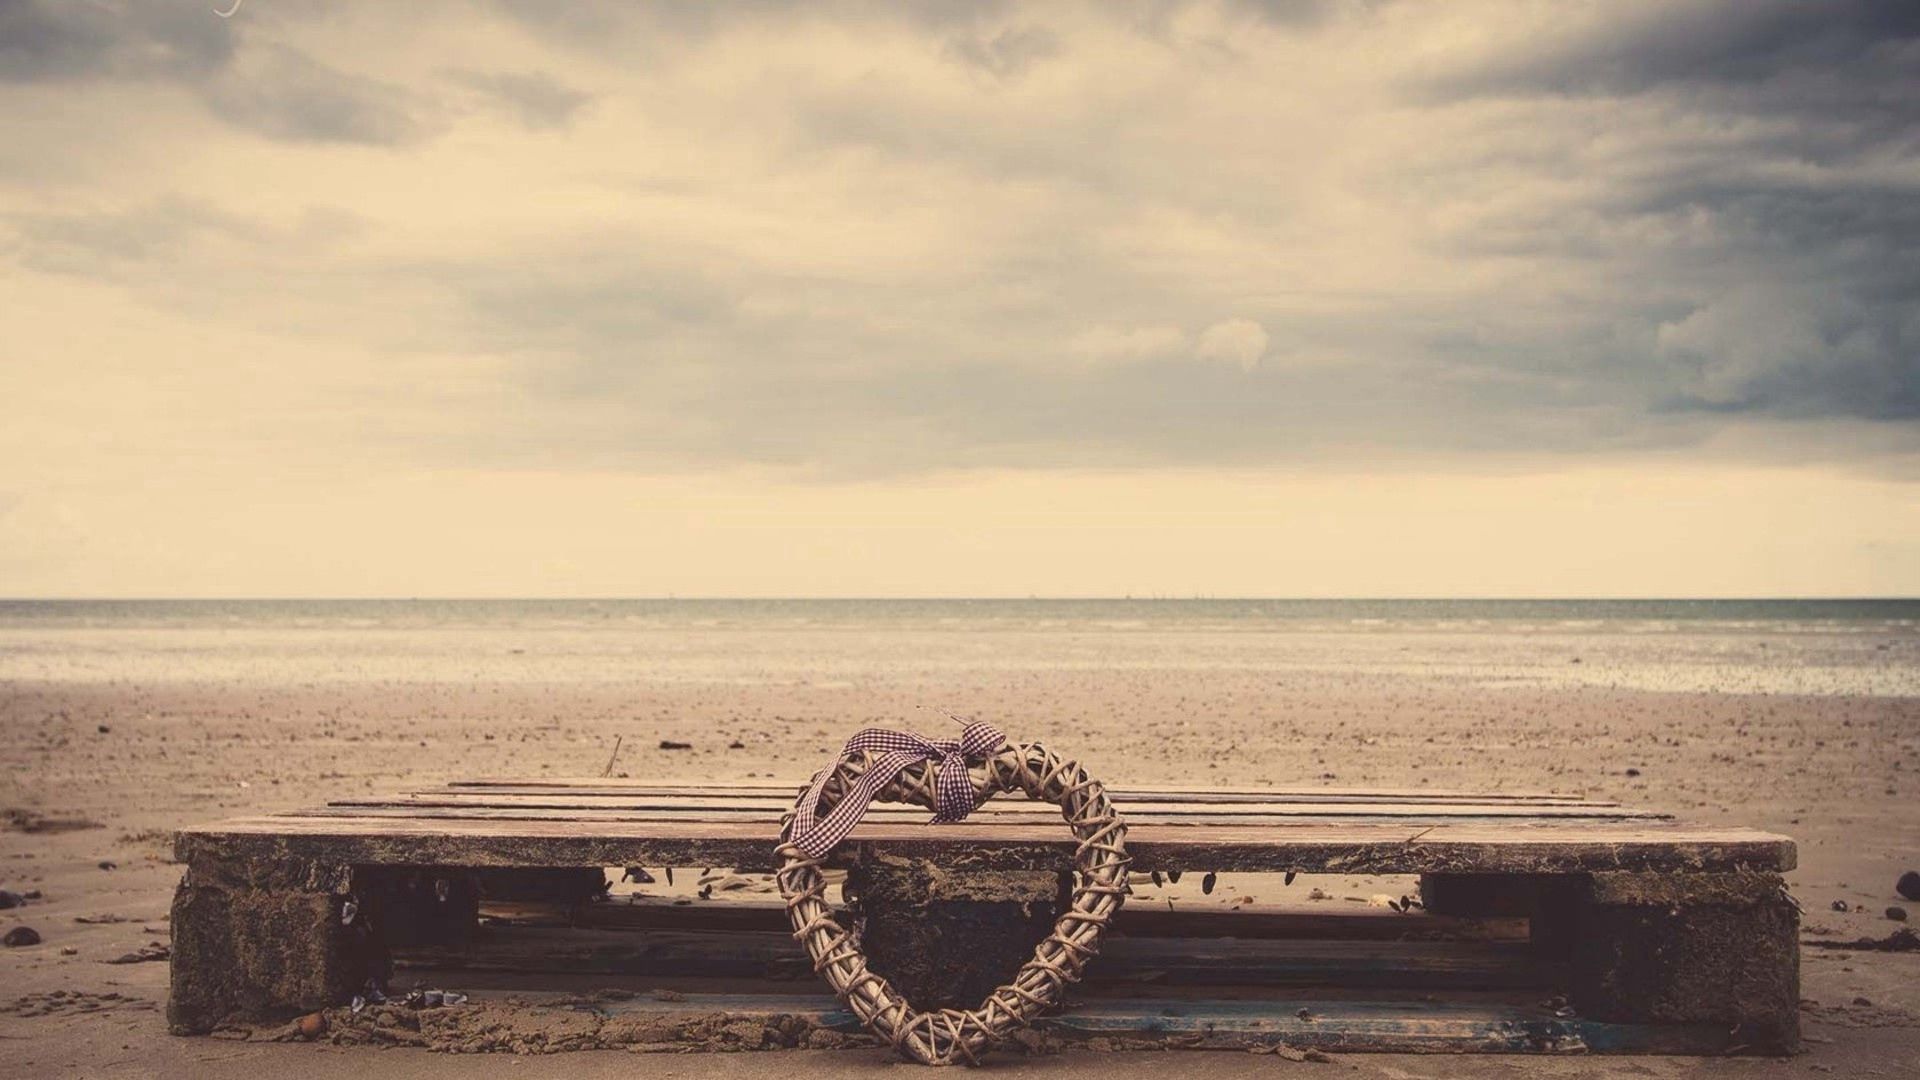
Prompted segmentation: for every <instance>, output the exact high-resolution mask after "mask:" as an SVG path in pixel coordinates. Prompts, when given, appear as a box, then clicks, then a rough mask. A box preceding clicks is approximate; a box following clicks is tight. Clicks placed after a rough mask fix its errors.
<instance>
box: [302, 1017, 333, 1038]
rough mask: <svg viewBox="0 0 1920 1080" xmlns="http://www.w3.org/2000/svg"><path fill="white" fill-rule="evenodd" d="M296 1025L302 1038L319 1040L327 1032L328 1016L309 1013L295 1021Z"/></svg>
mask: <svg viewBox="0 0 1920 1080" xmlns="http://www.w3.org/2000/svg"><path fill="white" fill-rule="evenodd" d="M294 1025H295V1027H296V1028H297V1029H298V1030H299V1032H300V1035H301V1037H302V1038H307V1039H315V1038H319V1037H320V1036H321V1035H322V1034H324V1033H325V1032H326V1030H327V1014H326V1013H317V1012H316V1013H308V1014H307V1015H305V1016H303V1017H301V1018H300V1019H298V1020H296V1021H294Z"/></svg>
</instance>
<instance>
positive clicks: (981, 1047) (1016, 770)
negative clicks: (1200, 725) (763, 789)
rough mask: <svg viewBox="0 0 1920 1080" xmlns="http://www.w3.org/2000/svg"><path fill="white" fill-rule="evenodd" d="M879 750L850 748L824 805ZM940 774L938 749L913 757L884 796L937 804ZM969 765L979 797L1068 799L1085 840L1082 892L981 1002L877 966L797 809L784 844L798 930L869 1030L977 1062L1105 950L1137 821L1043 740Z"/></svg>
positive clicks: (929, 1059)
mask: <svg viewBox="0 0 1920 1080" xmlns="http://www.w3.org/2000/svg"><path fill="white" fill-rule="evenodd" d="M872 761H873V755H870V754H866V753H854V754H851V755H848V756H847V757H845V758H842V759H841V760H840V762H839V764H838V765H837V766H836V767H835V770H834V773H833V775H832V776H831V777H829V778H828V780H827V783H826V786H825V788H824V792H823V795H822V799H821V802H822V809H823V811H824V810H828V809H831V808H832V807H834V806H836V805H838V804H839V801H840V800H841V799H842V798H844V797H845V795H846V793H847V790H848V789H849V788H850V787H851V786H852V785H853V782H854V781H856V780H858V779H859V777H860V776H861V774H863V773H865V772H866V771H867V769H868V768H869V767H870V766H871V764H872ZM935 775H936V766H935V763H934V762H932V761H920V762H916V763H914V764H912V765H909V766H908V767H907V768H906V769H905V770H904V771H902V772H901V773H900V775H899V776H897V777H895V778H894V780H893V781H892V782H891V783H889V784H887V786H886V787H884V788H882V789H881V790H880V792H879V794H878V795H876V796H875V801H876V802H898V803H912V804H915V805H918V806H925V807H928V808H929V809H931V808H932V807H933V806H934V805H935V802H934V777H935ZM967 775H968V778H969V779H971V780H972V781H973V790H974V802H975V804H976V805H978V804H979V803H981V802H984V801H986V800H987V799H989V798H992V797H993V796H994V795H995V794H998V793H1000V792H1007V791H1022V792H1025V793H1026V795H1027V797H1028V798H1033V799H1040V800H1043V801H1045V802H1050V803H1053V804H1055V805H1056V806H1058V807H1060V815H1061V817H1062V818H1064V819H1065V820H1066V823H1067V827H1068V829H1069V830H1071V831H1072V833H1073V836H1074V838H1075V839H1076V840H1078V841H1079V843H1078V844H1077V845H1076V846H1075V848H1074V853H1073V867H1074V886H1075V887H1074V890H1073V898H1072V900H1071V901H1070V902H1069V904H1068V905H1067V908H1066V910H1065V911H1062V912H1061V913H1060V917H1059V918H1058V919H1056V920H1055V921H1054V924H1053V932H1052V933H1051V934H1049V935H1048V936H1047V938H1046V940H1045V941H1042V942H1041V943H1040V944H1039V945H1038V946H1036V947H1035V949H1034V952H1033V958H1032V959H1031V960H1028V961H1027V962H1026V964H1024V965H1023V966H1022V967H1021V968H1020V971H1019V973H1018V974H1016V975H1015V976H1014V978H1013V981H1012V982H1010V983H1007V984H1006V985H1004V986H1001V987H998V988H997V989H995V990H994V991H993V992H992V993H991V994H988V995H987V999H986V1000H985V1001H984V1002H982V1003H981V1004H980V1006H979V1007H978V1008H974V1009H969V1010H966V1011H961V1010H958V1009H942V1010H940V1011H938V1012H919V1011H916V1010H915V1009H914V1008H913V1006H911V1005H910V1004H908V1003H907V1001H906V999H904V998H902V997H901V996H900V994H899V993H898V992H897V991H895V990H894V988H893V986H892V985H891V984H889V983H888V982H887V980H886V978H885V977H884V976H882V975H880V974H878V973H876V972H873V971H871V970H869V969H868V968H867V958H866V955H865V954H864V953H863V952H861V950H860V943H859V942H858V941H857V940H855V936H854V935H853V934H851V933H849V932H848V931H847V930H846V929H844V928H843V927H841V926H840V924H839V923H837V922H835V921H834V919H833V912H832V909H831V908H829V907H828V905H827V902H826V896H825V894H826V879H825V878H824V877H822V876H821V873H820V867H821V865H822V863H824V862H825V861H826V860H825V859H824V858H819V859H816V858H810V857H808V856H807V855H806V854H805V853H803V852H802V851H800V849H799V848H797V847H795V846H794V845H793V844H792V843H791V838H792V835H793V813H792V812H791V811H789V812H788V813H787V815H786V817H785V818H784V819H783V820H782V821H781V824H780V846H779V847H778V848H777V849H775V850H776V853H777V854H778V855H779V856H780V859H781V867H780V871H779V874H778V875H777V879H778V881H779V884H780V894H781V896H783V897H785V899H786V904H787V918H788V921H789V922H791V923H792V925H793V936H794V938H795V940H797V941H799V942H800V943H801V944H802V945H804V946H805V947H806V950H807V955H809V956H810V957H812V958H813V968H814V970H815V971H817V972H819V973H820V975H821V977H823V978H825V979H826V981H827V984H828V985H829V986H831V987H833V990H834V993H836V994H838V995H839V996H840V1000H842V1001H844V1002H845V1003H846V1005H847V1008H848V1009H850V1010H852V1012H853V1014H854V1015H855V1016H857V1017H859V1018H860V1022H861V1023H863V1024H865V1025H866V1026H867V1028H868V1030H870V1031H872V1032H873V1033H874V1034H876V1035H878V1036H880V1037H881V1038H883V1039H886V1040H887V1041H888V1042H889V1043H891V1044H892V1045H893V1048H894V1049H895V1050H896V1051H898V1052H899V1054H900V1055H901V1056H902V1057H905V1058H907V1059H908V1060H910V1061H917V1062H920V1063H922V1064H926V1065H953V1064H957V1063H965V1064H969V1065H972V1064H976V1063H978V1062H979V1060H980V1055H981V1054H983V1053H985V1052H986V1050H987V1049H988V1048H989V1047H990V1046H992V1045H993V1044H995V1043H997V1042H998V1041H1000V1040H1001V1039H1003V1038H1005V1037H1006V1036H1007V1035H1008V1034H1010V1033H1012V1032H1013V1031H1015V1030H1016V1029H1018V1028H1022V1027H1025V1026H1027V1025H1028V1024H1030V1023H1032V1022H1033V1020H1034V1019H1035V1018H1036V1017H1038V1016H1039V1015H1040V1014H1041V1013H1042V1012H1044V1011H1045V1010H1047V1009H1048V1008H1051V1007H1052V1006H1054V1005H1055V1004H1057V1003H1058V1002H1059V1001H1060V996H1061V994H1062V992H1063V991H1064V990H1065V988H1066V986H1067V984H1069V983H1073V982H1078V981H1079V979H1080V976H1081V973H1082V972H1083V971H1084V970H1085V968H1086V964H1087V961H1088V960H1089V959H1091V958H1092V957H1093V956H1094V954H1095V953H1097V952H1098V951H1099V945H1100V934H1101V932H1102V931H1103V930H1105V929H1106V926H1107V921H1108V920H1109V919H1111V918H1112V917H1113V913H1114V912H1115V911H1118V910H1119V909H1120V905H1121V903H1122V902H1123V901H1124V900H1125V899H1126V896H1127V862H1128V859H1127V848H1126V841H1127V825H1126V821H1125V820H1124V819H1123V818H1122V817H1121V816H1120V814H1119V812H1118V811H1116V810H1115V809H1114V808H1113V804H1112V803H1111V802H1109V801H1108V799H1107V792H1106V789H1105V788H1104V787H1102V786H1101V784H1100V782H1099V781H1098V780H1095V779H1093V778H1092V777H1091V776H1088V775H1087V771H1086V770H1085V769H1083V768H1081V767H1080V766H1079V765H1078V764H1077V763H1075V762H1072V761H1065V760H1062V759H1061V758H1060V757H1059V756H1057V755H1056V754H1054V753H1053V752H1052V751H1050V750H1048V749H1047V748H1046V747H1044V746H1041V745H1040V744H1038V743H1024V744H1021V745H1018V746H1008V747H1006V748H1004V749H1002V750H1001V751H1000V752H999V753H997V754H995V755H994V756H993V757H990V758H987V759H986V760H984V761H981V762H978V763H976V764H971V765H969V766H968V769H967ZM807 790H808V789H806V788H802V789H801V792H800V798H802V799H804V798H806V797H807Z"/></svg>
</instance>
